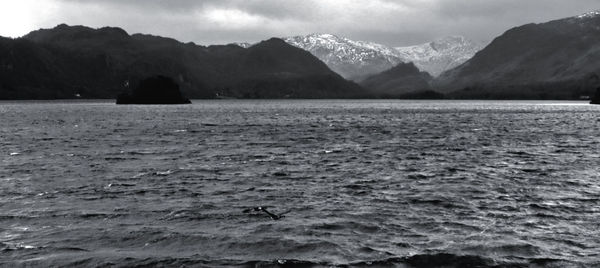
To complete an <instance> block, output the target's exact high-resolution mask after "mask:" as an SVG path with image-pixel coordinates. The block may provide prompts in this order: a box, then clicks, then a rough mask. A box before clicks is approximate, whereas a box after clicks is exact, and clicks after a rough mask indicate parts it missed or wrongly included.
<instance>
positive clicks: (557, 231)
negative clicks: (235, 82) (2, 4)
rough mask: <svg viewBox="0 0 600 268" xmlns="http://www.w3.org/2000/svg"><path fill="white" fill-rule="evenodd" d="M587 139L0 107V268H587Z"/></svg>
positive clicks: (493, 122)
mask: <svg viewBox="0 0 600 268" xmlns="http://www.w3.org/2000/svg"><path fill="white" fill-rule="evenodd" d="M599 135H600V106H591V105H587V104H584V103H581V102H567V103H553V102H477V101H463V102H453V101H442V102H439V101H438V102H433V101H326V100H318V101H316V100H297V101H195V102H194V104H193V105H188V106H116V105H114V104H112V103H108V102H75V103H74V102H0V144H1V148H2V150H1V151H0V160H1V162H0V185H1V186H0V250H1V252H0V266H14V265H21V266H78V267H79V266H103V265H109V266H110V265H117V266H130V265H150V266H154V265H157V266H207V267H213V266H277V265H286V264H292V265H299V266H333V265H352V266H396V267H412V266H415V267H422V266H424V267H438V266H443V265H448V266H449V267H453V266H456V267H473V266H479V267H487V266H510V265H517V266H519V265H521V266H524V267H527V266H542V267H580V266H581V267H598V266H600V220H599V219H600V136H599ZM256 206H263V207H267V209H268V210H269V211H270V212H273V213H283V212H287V214H285V217H284V218H282V219H280V220H272V219H271V218H270V217H269V216H268V215H267V214H266V213H263V212H261V211H251V212H247V211H246V212H245V210H246V209H248V208H252V207H256Z"/></svg>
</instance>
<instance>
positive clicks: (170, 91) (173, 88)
mask: <svg viewBox="0 0 600 268" xmlns="http://www.w3.org/2000/svg"><path fill="white" fill-rule="evenodd" d="M190 103H191V102H190V100H189V99H186V98H184V97H183V96H182V95H181V92H180V91H179V85H178V84H177V83H175V81H174V80H173V79H171V78H169V77H166V76H161V75H158V76H153V77H149V78H146V79H144V80H142V81H140V83H139V85H138V86H137V87H136V88H135V89H134V90H133V91H132V92H124V93H121V94H120V95H119V96H118V97H117V104H190Z"/></svg>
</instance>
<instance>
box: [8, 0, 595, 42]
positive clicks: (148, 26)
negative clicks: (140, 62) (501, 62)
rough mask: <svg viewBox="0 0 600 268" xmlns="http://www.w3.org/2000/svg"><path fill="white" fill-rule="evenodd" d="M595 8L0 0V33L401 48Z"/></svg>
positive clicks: (553, 1)
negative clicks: (317, 40) (75, 28)
mask: <svg viewBox="0 0 600 268" xmlns="http://www.w3.org/2000/svg"><path fill="white" fill-rule="evenodd" d="M598 9H600V0H0V36H9V37H18V36H22V35H24V34H26V33H28V32H30V31H32V30H36V29H39V28H52V27H54V26H56V25H58V24H60V23H66V24H69V25H86V26H90V27H94V28H98V27H102V26H116V27H121V28H123V29H125V30H126V31H127V32H129V33H148V34H154V35H161V36H167V37H172V38H175V39H178V40H180V41H183V42H189V41H192V42H195V43H198V44H204V45H208V44H224V43H230V42H251V43H252V42H256V41H259V40H264V39H267V38H270V37H274V36H275V37H282V36H291V35H304V34H309V33H331V34H336V35H339V36H345V37H348V38H351V39H355V40H365V41H373V42H378V43H383V44H387V45H393V46H401V45H412V44H418V43H424V42H429V41H431V40H433V39H436V38H440V37H443V36H448V35H463V36H466V37H468V38H470V39H473V40H475V41H490V40H491V39H493V38H494V37H496V36H498V35H499V34H502V33H503V32H504V31H506V30H508V29H509V28H511V27H514V26H519V25H522V24H525V23H530V22H545V21H548V20H553V19H558V18H563V17H570V16H575V15H579V14H581V13H585V12H588V11H593V10H598Z"/></svg>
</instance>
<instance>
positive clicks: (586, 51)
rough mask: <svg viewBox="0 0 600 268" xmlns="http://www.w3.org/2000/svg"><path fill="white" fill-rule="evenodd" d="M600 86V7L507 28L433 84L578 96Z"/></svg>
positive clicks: (452, 89)
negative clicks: (563, 17)
mask: <svg viewBox="0 0 600 268" xmlns="http://www.w3.org/2000/svg"><path fill="white" fill-rule="evenodd" d="M598 86H600V12H598V11H595V12H590V13H586V14H583V15H580V16H576V17H570V18H565V19H560V20H555V21H550V22H547V23H541V24H527V25H523V26H520V27H516V28H513V29H510V30H508V31H507V32H505V33H504V34H503V35H501V36H499V37H497V38H496V39H494V41H492V43H491V44H490V45H488V46H487V47H486V48H484V49H483V50H481V51H480V52H478V53H477V54H476V55H475V56H474V57H473V58H472V59H470V60H468V61H467V62H466V63H464V64H462V65H460V66H458V67H457V68H455V69H452V70H449V71H447V72H445V73H443V74H442V75H441V76H440V77H439V78H438V79H437V80H436V82H435V83H434V87H435V88H436V89H437V90H439V91H441V92H444V93H447V94H448V95H450V96H452V97H455V98H492V99H498V98H508V99H513V98H527V99H576V98H579V97H580V96H591V95H592V94H593V92H594V91H595V88H596V87H598Z"/></svg>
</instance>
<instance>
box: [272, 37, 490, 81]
mask: <svg viewBox="0 0 600 268" xmlns="http://www.w3.org/2000/svg"><path fill="white" fill-rule="evenodd" d="M283 39H284V40H285V41H286V42H288V43H289V44H291V45H294V46H296V47H299V48H302V49H305V50H307V51H310V52H311V53H312V54H313V55H315V56H316V57H318V58H319V59H321V60H322V61H323V62H325V63H326V64H327V65H328V66H329V67H330V68H331V69H332V70H334V71H336V72H338V73H339V74H340V75H342V76H343V77H345V78H347V79H351V80H355V81H360V80H362V79H364V78H366V77H368V76H370V75H373V74H377V73H380V72H383V71H385V70H388V69H391V68H393V67H394V66H396V65H398V64H399V63H407V62H414V63H415V65H416V66H417V67H419V69H420V70H421V71H426V72H429V73H430V74H432V75H433V76H437V75H439V74H440V73H441V72H443V71H445V70H448V69H450V68H453V67H455V66H458V65H459V64H461V63H463V62H464V61H466V60H467V59H469V58H470V57H471V56H473V55H474V54H475V53H476V52H477V51H478V50H479V49H480V48H481V47H482V46H481V45H478V44H476V43H475V42H472V41H469V40H468V39H466V38H464V37H456V36H450V37H445V38H440V39H438V40H436V41H433V42H429V43H425V44H420V45H414V46H408V47H390V46H385V45H382V44H377V43H374V42H366V41H355V40H351V39H348V38H345V37H338V36H336V35H333V34H309V35H305V36H293V37H286V38H283Z"/></svg>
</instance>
